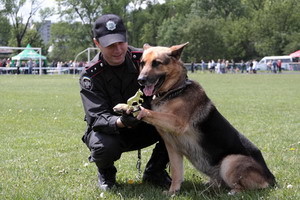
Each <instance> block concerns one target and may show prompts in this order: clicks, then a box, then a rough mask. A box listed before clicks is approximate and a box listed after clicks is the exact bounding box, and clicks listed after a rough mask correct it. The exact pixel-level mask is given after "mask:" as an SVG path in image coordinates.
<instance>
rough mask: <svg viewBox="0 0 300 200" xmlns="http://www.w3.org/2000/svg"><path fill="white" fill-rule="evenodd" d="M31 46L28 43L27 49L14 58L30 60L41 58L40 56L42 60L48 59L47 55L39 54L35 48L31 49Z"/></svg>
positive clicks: (13, 58)
mask: <svg viewBox="0 0 300 200" xmlns="http://www.w3.org/2000/svg"><path fill="white" fill-rule="evenodd" d="M30 48H31V46H30V44H28V45H27V46H26V49H24V50H23V51H22V52H21V53H19V54H18V55H16V56H13V57H12V60H29V59H32V60H39V59H40V58H41V59H42V60H46V59H47V58H46V57H45V56H42V55H40V54H38V53H37V52H36V51H35V50H33V49H30Z"/></svg>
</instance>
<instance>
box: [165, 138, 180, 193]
mask: <svg viewBox="0 0 300 200" xmlns="http://www.w3.org/2000/svg"><path fill="white" fill-rule="evenodd" d="M165 145H166V148H167V151H168V155H169V159H170V168H171V177H172V183H171V186H170V188H169V191H168V192H167V193H168V194H170V195H172V194H175V193H176V192H178V191H179V190H180V187H181V183H182V181H183V155H182V154H180V153H179V152H178V151H177V150H176V147H174V146H173V145H174V144H173V145H171V144H170V143H168V142H167V141H165Z"/></svg>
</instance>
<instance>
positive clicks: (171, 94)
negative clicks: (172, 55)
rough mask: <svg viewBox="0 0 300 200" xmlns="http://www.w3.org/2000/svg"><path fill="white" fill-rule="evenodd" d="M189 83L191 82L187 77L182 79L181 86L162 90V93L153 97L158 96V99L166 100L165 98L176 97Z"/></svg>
mask: <svg viewBox="0 0 300 200" xmlns="http://www.w3.org/2000/svg"><path fill="white" fill-rule="evenodd" d="M190 84H192V82H191V81H190V80H188V79H187V80H185V81H184V83H183V84H182V85H181V86H179V87H177V88H175V89H172V90H170V91H168V92H164V93H160V94H157V95H155V97H154V99H155V98H159V101H167V100H170V99H173V98H175V97H177V96H178V95H179V94H180V93H181V92H182V91H183V90H184V89H185V88H186V87H187V86H188V85H190Z"/></svg>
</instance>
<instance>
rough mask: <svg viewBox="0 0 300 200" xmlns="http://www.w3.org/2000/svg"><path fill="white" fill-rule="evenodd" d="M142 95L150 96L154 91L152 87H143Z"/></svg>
mask: <svg viewBox="0 0 300 200" xmlns="http://www.w3.org/2000/svg"><path fill="white" fill-rule="evenodd" d="M143 91H144V94H145V95H146V96H152V94H153V91H154V85H147V86H145V88H144V89H143Z"/></svg>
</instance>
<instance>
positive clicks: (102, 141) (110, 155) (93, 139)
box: [83, 122, 167, 169]
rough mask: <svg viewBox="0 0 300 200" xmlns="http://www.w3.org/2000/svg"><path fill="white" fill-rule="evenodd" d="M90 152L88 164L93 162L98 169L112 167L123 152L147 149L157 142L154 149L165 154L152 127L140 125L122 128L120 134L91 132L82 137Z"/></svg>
mask: <svg viewBox="0 0 300 200" xmlns="http://www.w3.org/2000/svg"><path fill="white" fill-rule="evenodd" d="M83 141H84V142H85V144H86V145H87V147H88V148H89V149H90V151H91V155H90V157H89V161H90V162H95V163H96V165H97V167H98V168H100V169H108V168H111V167H113V165H114V162H115V161H116V160H118V159H120V157H121V154H122V153H123V152H128V151H133V150H138V149H142V148H145V147H148V146H150V145H153V144H155V143H157V142H159V143H158V144H157V145H156V147H155V149H156V150H157V151H160V152H164V154H166V155H167V153H166V148H165V145H164V142H163V141H162V139H161V137H160V135H159V134H158V132H157V130H156V129H155V127H154V126H152V125H149V124H146V123H144V122H142V123H140V124H139V125H138V126H137V127H135V128H123V129H121V130H120V134H107V133H101V132H95V131H93V130H91V131H90V132H88V133H86V134H85V136H84V137H83Z"/></svg>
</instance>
